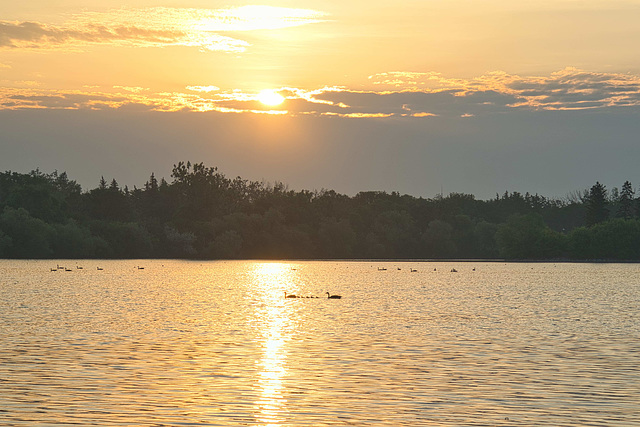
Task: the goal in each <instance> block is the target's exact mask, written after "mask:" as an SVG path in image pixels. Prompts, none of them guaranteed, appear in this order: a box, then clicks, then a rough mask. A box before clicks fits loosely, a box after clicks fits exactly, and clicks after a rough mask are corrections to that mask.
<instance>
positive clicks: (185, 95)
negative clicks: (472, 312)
mask: <svg viewBox="0 0 640 427" xmlns="http://www.w3.org/2000/svg"><path fill="white" fill-rule="evenodd" d="M11 3H12V4H11V5H9V6H3V9H4V12H3V17H4V19H3V20H2V21H0V84H1V86H2V93H1V96H2V97H3V98H4V100H5V102H4V105H5V108H25V107H44V108H117V107H120V106H122V105H125V104H140V105H145V106H147V107H148V108H151V109H155V110H161V111H167V110H177V109H183V108H186V109H190V110H196V111H206V110H216V111H221V112H238V111H263V110H273V109H274V108H273V106H268V105H267V106H265V105H264V104H263V103H261V102H259V101H258V100H257V94H258V93H259V92H260V91H262V90H265V89H271V90H277V91H278V92H279V93H280V94H281V95H282V96H284V98H286V100H287V101H288V102H285V103H284V104H283V105H282V106H280V107H278V108H277V109H278V110H280V112H284V111H287V112H289V113H291V114H336V115H344V116H347V117H362V116H364V117H367V116H379V117H389V116H404V117H428V116H430V115H438V114H443V113H444V112H443V111H442V110H441V109H439V108H438V106H435V105H434V106H431V105H430V104H432V103H431V102H419V103H418V104H420V105H412V104H411V103H410V102H409V103H404V102H402V101H403V100H402V99H400V98H402V97H397V98H398V99H396V101H397V102H396V103H395V105H392V104H393V103H394V101H393V100H390V99H387V98H390V93H404V92H407V91H411V92H413V93H414V94H431V95H433V94H434V93H438V92H439V93H444V92H452V91H453V92H455V93H456V94H457V95H469V94H474V93H486V92H488V91H495V93H496V94H499V95H501V96H502V97H503V99H502V101H504V103H505V105H507V106H508V107H510V108H517V107H521V106H523V105H526V106H532V107H535V108H539V107H541V108H550V109H556V108H583V107H584V108H594V107H602V106H610V105H612V104H615V105H628V104H634V105H635V103H636V102H637V89H638V87H640V86H639V85H640V77H639V76H638V73H639V72H640V68H639V66H638V61H639V59H640V58H639V55H640V53H638V52H639V51H638V49H637V47H636V46H637V41H638V40H640V25H637V23H638V22H640V1H634V0H622V1H621V0H608V1H589V0H586V1H576V0H554V1H515V2H514V1H506V0H492V1H491V0H490V1H482V2H478V1H472V0H464V1H461V0H447V1H444V0H442V1H437V0H434V1H429V0H420V1H413V0H410V1H400V2H388V1H348V2H345V1H296V2H292V1H280V2H278V1H272V2H262V3H252V2H233V3H231V4H230V3H223V2H215V1H190V2H188V1H180V2H176V1H173V2H172V1H169V2H166V3H158V2H155V1H129V2H127V3H126V4H122V5H117V4H115V3H114V2H112V1H96V0H94V1H83V2H80V1H77V2H76V1H57V2H52V1H38V0H36V1H29V2H11ZM629 87H632V88H633V89H634V90H633V91H632V92H633V93H630V91H629ZM556 89H559V90H556ZM619 89H622V90H619ZM341 93H343V94H344V96H341V95H340V94H341ZM358 94H359V95H361V96H359V97H358V96H357V95H358ZM366 94H377V95H382V98H384V99H382V100H376V99H375V98H372V97H366V96H364V95H366ZM576 94H585V95H589V96H585V97H584V98H583V99H576ZM355 98H357V99H355ZM11 99H13V100H14V101H13V103H12V101H11ZM346 99H350V100H353V101H354V105H351V104H349V103H347V102H345V100H346ZM483 102H484V103H492V102H495V99H492V98H491V97H488V98H487V99H486V100H484V101H483ZM422 104H425V105H422ZM485 105H486V104H485ZM403 106H404V109H403ZM474 107H475V106H474ZM464 114H467V115H469V114H475V113H474V112H471V111H470V112H461V114H460V115H464Z"/></svg>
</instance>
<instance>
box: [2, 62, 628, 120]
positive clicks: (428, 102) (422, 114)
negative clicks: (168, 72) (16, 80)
mask: <svg viewBox="0 0 640 427" xmlns="http://www.w3.org/2000/svg"><path fill="white" fill-rule="evenodd" d="M407 76H408V77H409V78H408V80H407V81H404V80H402V78H405V77H407ZM423 77H424V78H423ZM371 80H375V81H379V82H381V83H380V84H379V85H376V86H374V87H375V89H376V90H368V91H365V90H353V89H349V88H346V87H333V86H328V87H323V88H319V89H316V90H305V89H301V88H293V87H283V88H280V89H278V90H276V91H277V92H278V93H279V94H280V95H282V96H283V97H284V98H285V101H284V102H283V103H282V104H281V105H279V106H275V107H273V106H267V105H264V104H262V103H261V102H260V101H259V99H258V93H257V92H245V91H242V90H239V89H235V90H222V89H220V88H218V87H217V86H214V85H201V86H187V87H186V89H187V90H188V91H185V92H153V91H151V90H150V89H147V88H140V87H129V86H114V87H112V88H111V89H105V90H100V88H99V87H83V88H82V89H81V90H77V91H56V90H46V89H40V88H39V87H38V86H37V84H34V83H37V82H32V83H31V84H30V85H26V84H25V83H23V84H22V85H21V86H22V87H18V86H17V85H15V84H14V87H13V88H0V103H1V104H2V106H1V107H0V108H4V109H23V108H53V109H60V108H70V109H83V108H88V109H104V108H116V109H118V108H132V107H134V106H135V108H138V109H146V110H152V111H193V112H204V111H218V112H222V113H256V114H288V115H291V116H295V115H315V116H333V117H345V118H354V119H357V118H369V119H371V118H377V119H386V118H391V117H395V118H402V119H407V120H411V119H424V118H429V117H432V118H433V117H457V118H467V117H483V116H487V115H495V114H507V113H510V112H514V111H520V110H528V111H557V110H595V109H611V108H624V107H638V106H640V76H637V75H632V74H613V73H592V72H587V71H583V70H578V69H575V68H567V69H564V70H561V71H558V72H556V73H552V74H551V75H549V76H533V77H520V76H513V75H509V74H506V73H490V74H487V75H485V76H480V77H477V78H474V79H469V80H462V79H447V78H444V77H442V76H440V75H437V74H424V75H420V74H418V73H410V74H406V75H405V74H400V73H394V74H393V75H390V74H389V73H387V74H386V75H385V76H382V77H377V76H376V77H374V78H372V79H371ZM425 80H426V85H430V87H423V86H421V84H422V82H423V81H425ZM388 82H392V83H391V84H392V85H393V87H392V88H390V87H388V86H389V83H388Z"/></svg>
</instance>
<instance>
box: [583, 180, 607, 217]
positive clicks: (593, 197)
mask: <svg viewBox="0 0 640 427" xmlns="http://www.w3.org/2000/svg"><path fill="white" fill-rule="evenodd" d="M607 205H608V202H607V189H606V188H605V186H604V185H602V184H600V182H596V183H595V184H594V185H593V187H591V189H590V190H589V195H588V196H587V218H586V223H587V226H588V227H591V226H592V225H595V224H599V223H601V222H604V221H606V220H607V219H608V218H609V209H608V208H607Z"/></svg>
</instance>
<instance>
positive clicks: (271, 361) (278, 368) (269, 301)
mask: <svg viewBox="0 0 640 427" xmlns="http://www.w3.org/2000/svg"><path fill="white" fill-rule="evenodd" d="M249 278H250V280H251V285H252V288H253V291H254V296H255V297H256V298H258V299H259V301H260V302H261V303H262V304H260V305H258V307H259V308H257V309H256V317H258V319H257V320H258V325H260V329H261V331H260V339H261V340H262V347H263V353H262V358H261V359H260V360H259V361H258V378H257V384H258V387H259V388H260V397H259V398H258V400H257V402H256V403H255V410H256V412H255V414H254V416H255V417H256V421H257V422H258V423H257V425H261V426H268V427H271V426H278V425H280V424H281V423H282V422H284V418H283V413H284V407H285V405H286V398H285V397H284V396H283V388H284V387H283V378H284V377H285V376H286V374H287V368H286V366H287V365H286V359H287V341H288V339H289V336H290V334H291V332H292V329H293V328H294V327H295V325H294V322H293V321H292V319H291V317H290V315H291V308H290V306H289V305H287V304H285V302H286V301H285V300H284V291H288V290H294V291H295V290H296V288H297V283H296V282H297V280H296V279H297V277H296V274H295V272H294V271H293V270H292V269H291V266H290V265H289V264H286V263H258V264H255V266H254V268H253V269H252V270H251V271H250V273H249Z"/></svg>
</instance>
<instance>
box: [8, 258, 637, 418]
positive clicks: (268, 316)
mask: <svg viewBox="0 0 640 427" xmlns="http://www.w3.org/2000/svg"><path fill="white" fill-rule="evenodd" d="M78 266H82V267H83V268H82V269H79V268H77V267H78ZM138 266H140V267H144V269H139V268H138ZM52 267H56V262H55V261H0V425H3V426H5V425H7V426H9V425H28V426H36V425H37V426H45V425H72V424H77V425H101V426H108V425H147V426H151V425H153V426H158V425H189V426H198V425H207V426H242V425H245V426H304V425H308V426H336V425H338V426H345V425H349V426H363V425H373V426H375V425H380V426H385V425H388V426H416V425H425V426H463V425H464V426H467V425H483V426H495V425H514V426H515V425H517V426H525V425H529V426H531V425H554V426H569V425H571V426H589V425H592V426H602V425H610V426H633V425H635V426H638V425H640V321H639V320H638V314H639V313H640V310H639V309H640V266H639V265H635V264H597V265H596V264H504V263H460V262H458V263H437V262H436V263H430V262H406V263H403V262H376V263H374V262H187V261H172V260H154V261H78V262H76V261H65V267H67V269H68V270H70V271H64V270H58V271H51V268H52ZM97 267H101V268H102V269H103V270H98V269H97ZM380 268H386V270H384V271H382V270H379V269H380ZM411 268H414V269H417V270H418V271H417V272H410V269H411ZM452 268H455V269H456V270H457V272H451V269H452ZM474 269H475V270H474ZM285 291H286V292H288V293H294V294H296V295H302V296H319V297H321V298H301V299H300V298H296V299H285V298H284V292H285ZM327 291H329V292H331V293H332V294H341V295H342V299H332V300H329V299H327V298H326V294H325V292H327Z"/></svg>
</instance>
